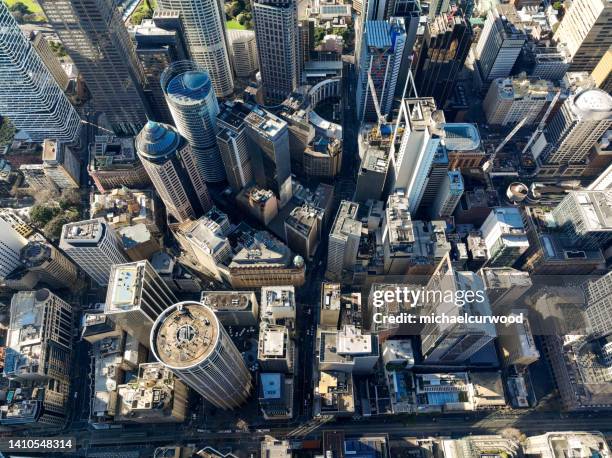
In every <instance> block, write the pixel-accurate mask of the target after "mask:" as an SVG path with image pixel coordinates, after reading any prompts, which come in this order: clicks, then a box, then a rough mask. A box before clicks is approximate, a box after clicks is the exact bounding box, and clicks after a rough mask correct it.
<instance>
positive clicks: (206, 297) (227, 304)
mask: <svg viewBox="0 0 612 458" xmlns="http://www.w3.org/2000/svg"><path fill="white" fill-rule="evenodd" d="M254 300H255V294H254V293H252V292H246V291H245V292H242V291H202V296H201V298H200V302H202V304H204V305H207V306H209V307H210V308H211V309H213V310H216V311H230V310H233V311H241V310H251V309H252V308H253V305H254Z"/></svg>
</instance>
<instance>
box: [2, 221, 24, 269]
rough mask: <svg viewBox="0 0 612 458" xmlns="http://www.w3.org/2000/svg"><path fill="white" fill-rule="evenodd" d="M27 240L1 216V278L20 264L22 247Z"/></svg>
mask: <svg viewBox="0 0 612 458" xmlns="http://www.w3.org/2000/svg"><path fill="white" fill-rule="evenodd" d="M26 243H27V240H26V239H25V238H24V237H23V236H21V235H19V234H18V233H17V231H15V229H13V227H12V226H11V225H10V224H9V223H8V222H6V221H5V220H4V219H3V218H0V279H3V278H4V277H6V276H7V275H8V274H10V273H11V272H12V271H13V270H15V269H16V268H17V267H18V266H19V265H20V261H19V255H20V252H21V249H22V248H23V247H24V246H25V245H26Z"/></svg>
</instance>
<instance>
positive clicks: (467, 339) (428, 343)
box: [421, 254, 496, 364]
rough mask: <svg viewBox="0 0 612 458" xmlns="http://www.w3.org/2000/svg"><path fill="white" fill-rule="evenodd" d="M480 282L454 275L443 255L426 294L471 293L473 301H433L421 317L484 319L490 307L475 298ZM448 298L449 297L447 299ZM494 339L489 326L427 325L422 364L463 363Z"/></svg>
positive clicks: (473, 277) (476, 278) (484, 299)
mask: <svg viewBox="0 0 612 458" xmlns="http://www.w3.org/2000/svg"><path fill="white" fill-rule="evenodd" d="M483 288H484V284H483V282H482V279H481V278H480V277H479V276H478V275H476V274H475V273H474V272H456V271H455V270H454V269H453V266H452V264H451V260H450V257H449V255H448V254H447V255H445V256H444V258H443V259H442V261H440V264H439V265H438V267H437V269H436V270H435V272H434V273H433V274H432V276H431V279H430V280H429V282H428V283H427V286H426V292H428V291H433V292H436V291H437V292H439V291H444V292H445V293H444V295H445V296H446V295H447V294H448V292H449V291H464V294H465V292H467V291H472V292H473V294H474V295H472V297H473V298H474V299H472V300H467V297H466V296H467V294H466V295H465V296H464V297H466V300H465V301H463V302H465V303H464V304H463V305H459V304H458V303H457V302H456V301H455V300H454V299H451V300H448V299H445V298H444V297H442V298H435V297H434V298H433V301H431V302H428V303H427V304H425V306H424V310H423V312H422V315H429V314H431V313H434V314H435V315H437V316H441V315H446V316H448V317H451V316H459V315H467V316H488V315H491V307H490V305H489V300H488V299H487V297H486V295H484V296H482V300H481V298H480V297H479V298H476V296H475V294H476V293H477V292H478V291H483ZM449 296H450V295H449ZM495 337H496V330H495V325H494V324H492V323H478V324H475V323H470V322H469V321H468V322H467V323H466V322H461V323H459V322H457V323H454V324H452V323H451V324H449V323H444V322H442V323H428V324H425V326H424V327H423V329H422V331H421V348H422V353H423V361H424V363H425V364H461V363H465V362H466V361H467V360H468V359H469V358H470V357H471V356H473V355H474V354H475V353H476V352H477V351H478V350H480V349H481V348H482V347H484V346H485V345H487V344H488V343H490V342H491V341H492V340H493V339H495Z"/></svg>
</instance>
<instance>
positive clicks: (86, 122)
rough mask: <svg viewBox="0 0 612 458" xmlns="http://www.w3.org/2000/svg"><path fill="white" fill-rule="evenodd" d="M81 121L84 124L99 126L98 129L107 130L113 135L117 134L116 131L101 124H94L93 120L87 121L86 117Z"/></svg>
mask: <svg viewBox="0 0 612 458" xmlns="http://www.w3.org/2000/svg"><path fill="white" fill-rule="evenodd" d="M81 123H82V124H89V125H90V126H94V127H97V128H98V129H102V130H105V131H106V132H109V133H111V134H112V135H115V132H113V131H112V130H108V129H107V128H106V127H102V126H99V125H98V124H94V123H93V122H89V121H85V120H84V119H81Z"/></svg>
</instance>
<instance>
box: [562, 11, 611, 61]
mask: <svg viewBox="0 0 612 458" xmlns="http://www.w3.org/2000/svg"><path fill="white" fill-rule="evenodd" d="M610 21H612V3H610V2H609V1H607V0H573V1H572V2H570V3H569V7H568V8H567V11H566V12H565V15H564V16H563V20H562V21H561V24H559V28H558V29H557V31H556V32H555V35H554V38H555V40H557V41H558V42H560V43H564V44H566V45H567V49H568V50H569V53H570V57H571V58H572V63H571V65H570V70H571V71H582V72H592V71H593V69H594V68H595V67H596V66H597V64H598V63H599V60H600V59H601V58H602V56H603V55H604V54H605V53H606V52H607V51H608V48H609V46H610V42H611V40H612V29H611V28H610Z"/></svg>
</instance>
